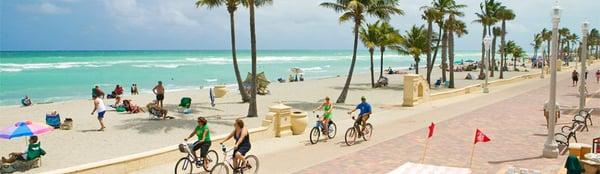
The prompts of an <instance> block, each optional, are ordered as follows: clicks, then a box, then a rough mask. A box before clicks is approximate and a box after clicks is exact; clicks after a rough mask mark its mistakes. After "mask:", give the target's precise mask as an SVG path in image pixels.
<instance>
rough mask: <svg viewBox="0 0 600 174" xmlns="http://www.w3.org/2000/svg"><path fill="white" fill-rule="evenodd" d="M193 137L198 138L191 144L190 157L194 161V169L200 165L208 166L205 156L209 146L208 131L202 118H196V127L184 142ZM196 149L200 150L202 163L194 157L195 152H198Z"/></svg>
mask: <svg viewBox="0 0 600 174" xmlns="http://www.w3.org/2000/svg"><path fill="white" fill-rule="evenodd" d="M194 135H196V136H197V137H198V141H196V142H194V144H192V151H193V152H192V155H193V156H194V160H195V161H196V167H198V168H200V167H201V166H200V165H201V164H204V165H208V158H206V155H207V154H208V149H210V145H211V141H210V130H209V129H208V124H207V121H206V119H205V118H204V117H198V126H196V128H195V129H194V131H192V133H190V136H188V137H187V138H185V139H184V140H185V141H187V140H188V139H190V138H192V137H193V136H194ZM198 149H200V157H202V160H203V161H200V160H198V157H197V156H196V151H198Z"/></svg>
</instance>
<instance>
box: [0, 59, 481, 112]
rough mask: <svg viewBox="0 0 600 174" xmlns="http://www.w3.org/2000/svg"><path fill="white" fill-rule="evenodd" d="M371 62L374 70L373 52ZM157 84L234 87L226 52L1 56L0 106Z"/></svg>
mask: <svg viewBox="0 0 600 174" xmlns="http://www.w3.org/2000/svg"><path fill="white" fill-rule="evenodd" d="M479 54H480V53H479V51H458V52H457V53H456V60H460V59H464V60H469V59H473V60H477V59H479ZM351 56H352V51H351V50H266V51H265V50H259V52H258V69H259V72H260V71H264V72H265V73H266V74H267V78H269V79H270V80H271V81H274V82H275V81H276V79H277V78H279V77H283V78H285V79H287V76H288V75H289V74H290V70H289V69H290V68H291V67H300V68H302V69H303V70H304V71H305V73H304V74H305V78H307V79H310V78H321V77H332V76H337V75H345V74H346V73H347V72H348V67H349V65H350V60H351ZM438 57H439V55H438ZM424 58H425V56H423V57H422V60H421V63H420V64H421V65H423V64H424V62H425V60H424ZM238 60H239V64H240V69H241V72H242V78H245V77H246V73H247V72H249V71H250V68H251V67H250V52H249V51H247V50H246V51H238ZM375 60H376V61H375V64H376V65H377V66H376V67H378V65H379V55H378V54H376V56H375ZM437 62H438V63H439V62H440V61H439V58H438V60H437ZM384 63H385V64H384V66H385V67H384V68H387V67H388V66H392V67H408V66H410V64H412V63H414V62H413V59H412V58H411V57H409V56H405V55H398V54H396V52H394V51H388V52H387V53H386V55H385V60H384ZM356 66H357V67H356V72H357V73H360V72H367V71H368V67H369V54H368V52H367V51H363V50H361V51H359V56H358V61H357V64H356ZM377 69H378V68H377ZM158 80H162V81H163V82H164V83H165V85H166V88H167V89H168V90H185V89H199V88H201V87H206V86H210V85H214V84H233V83H235V76H234V73H233V66H232V63H231V51H230V50H214V51H2V52H0V105H17V104H19V101H20V100H19V99H20V98H22V97H23V96H25V95H28V96H30V97H31V98H32V100H33V102H34V103H39V102H53V101H62V100H68V99H83V98H88V97H89V96H90V95H91V94H90V93H91V89H92V87H93V86H95V85H99V86H100V87H101V88H102V89H103V90H104V91H105V92H107V93H108V92H110V91H112V90H113V89H114V87H115V85H117V84H120V85H123V86H124V88H125V89H126V91H127V93H129V87H130V85H131V84H132V83H136V84H138V88H140V90H141V91H140V92H142V93H144V92H149V91H150V89H151V88H152V87H153V85H154V84H156V81H158Z"/></svg>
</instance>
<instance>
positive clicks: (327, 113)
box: [313, 96, 333, 137]
mask: <svg viewBox="0 0 600 174" xmlns="http://www.w3.org/2000/svg"><path fill="white" fill-rule="evenodd" d="M321 108H323V134H325V135H327V132H328V131H329V130H328V129H329V121H331V116H332V115H333V113H332V112H333V102H331V101H330V99H329V96H325V101H324V102H323V103H321V105H319V107H317V108H316V109H313V112H315V111H316V110H319V109H321ZM328 137H329V136H328Z"/></svg>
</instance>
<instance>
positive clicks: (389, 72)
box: [387, 66, 394, 74]
mask: <svg viewBox="0 0 600 174" xmlns="http://www.w3.org/2000/svg"><path fill="white" fill-rule="evenodd" d="M387 73H388V74H394V70H393V69H392V67H391V66H390V67H389V68H388V69H387Z"/></svg>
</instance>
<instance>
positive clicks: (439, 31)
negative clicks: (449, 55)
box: [427, 25, 442, 77]
mask: <svg viewBox="0 0 600 174" xmlns="http://www.w3.org/2000/svg"><path fill="white" fill-rule="evenodd" d="M441 26H442V25H438V27H440V29H439V30H438V40H437V43H436V44H435V51H433V59H431V68H430V69H429V72H427V73H429V75H430V77H431V72H432V71H433V68H434V65H435V59H436V58H437V53H438V49H439V48H440V41H442V39H441V38H442V27H441Z"/></svg>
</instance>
